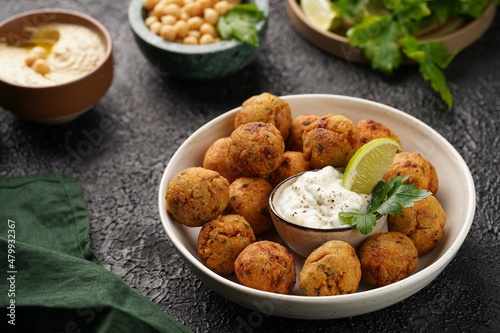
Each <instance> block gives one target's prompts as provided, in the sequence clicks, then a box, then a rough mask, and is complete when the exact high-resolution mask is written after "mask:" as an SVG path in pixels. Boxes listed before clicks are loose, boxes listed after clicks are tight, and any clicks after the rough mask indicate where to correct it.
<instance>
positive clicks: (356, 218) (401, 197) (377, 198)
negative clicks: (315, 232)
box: [339, 176, 432, 235]
mask: <svg viewBox="0 0 500 333" xmlns="http://www.w3.org/2000/svg"><path fill="white" fill-rule="evenodd" d="M408 178H409V176H405V177H399V176H398V177H394V178H392V179H390V180H389V181H388V182H387V183H386V182H385V181H384V180H381V181H379V182H378V183H377V185H376V186H375V188H374V189H373V192H372V198H371V201H370V205H369V206H368V213H366V214H360V213H353V212H341V213H339V217H340V219H341V220H342V221H343V222H344V223H345V224H348V225H352V226H355V227H356V230H358V231H359V232H361V233H362V234H364V235H368V234H369V233H370V232H372V230H373V227H374V226H375V225H376V224H377V216H378V215H387V214H389V215H399V214H401V212H402V209H403V208H406V207H412V206H413V204H414V203H415V202H417V201H420V200H422V199H425V198H427V197H428V196H430V195H432V192H429V191H426V190H421V189H419V188H418V187H417V186H415V185H413V184H411V183H405V181H406V180H407V179H408Z"/></svg>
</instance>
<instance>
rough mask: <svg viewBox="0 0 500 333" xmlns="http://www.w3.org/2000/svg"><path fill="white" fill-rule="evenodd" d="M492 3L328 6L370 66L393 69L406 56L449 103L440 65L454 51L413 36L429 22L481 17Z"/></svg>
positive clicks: (383, 0) (412, 0)
mask: <svg viewBox="0 0 500 333" xmlns="http://www.w3.org/2000/svg"><path fill="white" fill-rule="evenodd" d="M490 3H494V4H496V5H498V4H500V0H440V1H429V0H332V8H333V9H334V10H335V11H337V12H338V13H339V15H340V17H341V18H342V20H343V21H344V24H341V25H340V26H339V28H338V29H337V30H338V31H337V32H339V33H345V35H346V36H347V39H348V42H349V45H351V46H354V47H358V48H361V49H362V50H363V52H364V55H365V57H366V58H367V59H368V60H370V62H371V65H372V68H373V69H376V70H379V71H381V72H383V73H386V74H392V73H393V71H394V70H395V69H397V68H398V67H399V66H400V65H401V62H402V59H403V55H404V56H406V57H408V58H409V59H412V60H413V61H415V62H416V63H417V64H418V65H419V71H420V73H421V74H422V77H423V78H424V79H425V80H427V81H429V82H430V84H431V86H432V88H433V89H434V90H435V91H436V92H438V93H439V94H440V96H441V98H442V100H443V101H445V102H446V104H447V105H448V107H449V108H451V107H452V106H453V96H452V94H451V92H450V90H449V88H448V86H447V84H446V78H445V75H444V73H443V71H442V70H443V69H445V68H446V67H447V66H448V65H449V63H450V62H451V60H453V58H454V57H455V56H456V55H457V53H458V51H456V52H454V53H452V54H448V52H447V50H446V47H445V45H444V44H443V43H436V42H427V43H423V44H419V41H418V39H417V38H416V37H415V35H416V34H417V33H418V31H419V30H420V28H422V27H424V26H425V25H426V24H429V23H431V22H437V23H438V24H443V23H445V22H446V21H447V20H448V19H449V18H458V19H461V18H464V17H469V18H480V17H481V16H482V14H483V12H484V10H485V9H486V7H487V6H488V5H489V4H490ZM346 30H347V32H346Z"/></svg>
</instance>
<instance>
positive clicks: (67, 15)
mask: <svg viewBox="0 0 500 333" xmlns="http://www.w3.org/2000/svg"><path fill="white" fill-rule="evenodd" d="M52 22H58V23H71V24H78V25H82V26H85V27H87V28H89V29H91V30H93V31H95V32H96V33H97V34H98V35H99V36H100V37H101V39H102V41H103V43H104V46H105V52H106V53H105V56H104V58H103V59H102V60H101V61H100V62H99V64H98V65H97V66H96V67H95V68H94V69H93V70H92V71H90V72H89V73H87V74H85V75H83V76H81V77H79V78H77V79H75V80H73V81H68V82H65V83H61V84H57V85H54V86H42V87H36V86H28V85H21V84H16V83H12V82H9V81H6V80H4V79H2V78H0V91H2V94H0V106H1V107H2V108H4V109H6V110H9V111H11V112H13V113H15V114H17V115H19V116H20V117H22V118H26V119H29V120H33V121H36V122H41V123H47V124H57V123H64V122H68V121H71V120H73V119H75V118H77V117H78V116H80V115H81V114H83V113H84V112H86V111H87V110H88V109H90V108H91V107H92V106H93V105H94V104H95V103H96V102H97V101H98V100H99V99H100V98H101V97H103V96H104V95H105V94H106V92H107V91H108V89H109V87H110V85H111V82H112V80H113V56H112V51H113V45H112V40H111V36H110V34H109V32H108V31H107V30H106V28H105V27H104V26H103V25H102V24H101V23H99V22H98V21H97V20H95V19H93V18H92V17H90V16H87V15H84V14H81V13H78V12H75V11H69V10H63V9H41V10H35V11H30V12H26V13H22V14H19V15H16V16H14V17H11V18H9V19H7V20H5V21H3V22H1V23H0V41H2V42H7V43H8V44H13V43H19V42H21V41H23V40H26V39H27V38H29V34H28V33H27V32H26V31H25V28H26V27H37V26H40V25H44V24H47V23H52Z"/></svg>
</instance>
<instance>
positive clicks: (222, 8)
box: [214, 0, 230, 15]
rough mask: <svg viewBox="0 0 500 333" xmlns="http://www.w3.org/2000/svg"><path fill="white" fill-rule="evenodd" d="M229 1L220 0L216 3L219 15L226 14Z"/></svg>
mask: <svg viewBox="0 0 500 333" xmlns="http://www.w3.org/2000/svg"><path fill="white" fill-rule="evenodd" d="M229 7H230V6H229V3H228V2H227V1H224V0H222V1H219V2H217V3H215V5H214V9H215V10H216V11H218V12H219V15H224V14H226V13H227V11H228V10H229Z"/></svg>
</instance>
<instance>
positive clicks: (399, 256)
mask: <svg viewBox="0 0 500 333" xmlns="http://www.w3.org/2000/svg"><path fill="white" fill-rule="evenodd" d="M358 255H359V260H360V261H361V271H362V273H363V279H364V280H365V281H366V282H368V283H369V284H371V285H373V286H375V287H382V286H386V285H388V284H391V283H394V282H397V281H400V280H402V279H405V278H407V277H408V276H409V275H410V274H411V273H413V271H414V270H415V268H417V264H418V252H417V248H416V247H415V245H413V242H412V241H411V239H409V238H408V237H407V236H406V235H404V234H402V233H400V232H394V231H390V232H386V233H379V234H375V235H372V236H370V237H368V238H367V239H366V240H365V241H364V242H363V243H362V244H361V246H360V248H359V251H358Z"/></svg>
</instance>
